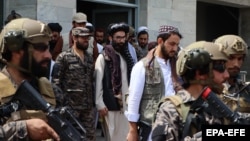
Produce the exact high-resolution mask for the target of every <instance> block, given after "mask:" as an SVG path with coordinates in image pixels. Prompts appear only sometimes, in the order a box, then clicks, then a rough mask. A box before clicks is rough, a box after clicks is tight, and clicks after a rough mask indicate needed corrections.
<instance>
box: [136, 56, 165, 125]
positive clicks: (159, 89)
mask: <svg viewBox="0 0 250 141" xmlns="http://www.w3.org/2000/svg"><path fill="white" fill-rule="evenodd" d="M142 61H143V63H144V66H145V70H146V72H145V86H144V90H143V95H142V99H141V102H140V108H139V113H140V114H141V115H140V121H143V122H146V123H148V124H151V123H152V119H153V116H154V111H155V109H157V106H158V103H159V101H160V100H161V99H162V98H163V96H164V94H165V85H164V80H163V76H162V71H161V67H160V65H159V63H158V62H157V60H156V59H154V60H153V62H152V63H151V64H150V65H148V58H143V59H142Z"/></svg>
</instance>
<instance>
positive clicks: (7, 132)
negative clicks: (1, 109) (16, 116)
mask: <svg viewBox="0 0 250 141" xmlns="http://www.w3.org/2000/svg"><path fill="white" fill-rule="evenodd" d="M27 135H28V132H27V128H26V122H25V121H16V122H9V123H7V124H5V125H4V126H2V127H0V140H1V141H2V140H3V141H7V140H8V141H16V140H23V141H25V140H27V141H28V140H29V139H28V136H27Z"/></svg>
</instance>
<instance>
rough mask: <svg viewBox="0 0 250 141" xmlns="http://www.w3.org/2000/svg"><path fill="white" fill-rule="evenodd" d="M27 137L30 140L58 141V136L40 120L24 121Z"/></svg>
mask: <svg viewBox="0 0 250 141" xmlns="http://www.w3.org/2000/svg"><path fill="white" fill-rule="evenodd" d="M26 124H27V131H28V136H29V137H30V138H31V139H32V140H46V139H51V138H52V139H55V140H56V141H60V137H59V135H58V134H57V133H56V132H55V131H54V130H53V129H52V128H51V127H50V126H49V125H48V124H47V123H46V122H45V121H43V120H42V119H29V120H26Z"/></svg>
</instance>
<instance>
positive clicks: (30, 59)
mask: <svg viewBox="0 0 250 141" xmlns="http://www.w3.org/2000/svg"><path fill="white" fill-rule="evenodd" d="M49 35H50V29H49V28H48V26H47V25H45V24H44V23H42V22H40V21H36V20H33V19H28V18H19V19H14V20H11V21H10V22H9V23H8V24H7V25H6V26H5V27H4V29H3V30H2V32H1V36H0V50H1V54H0V60H1V61H2V62H4V63H5V64H6V65H5V67H4V68H3V69H2V71H1V72H0V86H1V88H0V99H1V106H0V110H1V111H3V112H1V116H0V118H1V119H0V120H1V123H2V124H5V125H4V126H3V128H4V129H3V130H4V133H0V134H2V135H0V136H1V137H0V138H2V137H3V138H4V139H3V140H44V139H48V138H54V139H56V140H59V137H58V135H57V134H56V133H55V131H53V129H51V127H49V126H48V125H47V124H46V123H45V122H44V121H47V119H46V113H44V112H42V111H41V110H32V109H28V108H27V107H25V106H20V105H19V104H18V103H15V102H13V103H15V104H16V105H18V106H17V107H16V108H15V107H14V106H13V109H11V108H9V110H8V111H5V112H7V113H4V110H3V109H5V108H6V106H8V105H9V104H10V103H11V102H10V100H11V99H12V97H13V96H14V94H15V92H16V89H17V88H18V87H19V86H20V84H22V82H23V81H28V82H29V83H30V84H31V85H32V86H33V87H34V88H35V89H36V90H37V91H38V92H39V93H40V94H41V96H42V97H43V98H44V99H45V100H46V101H48V102H49V103H50V104H51V105H52V106H59V105H58V103H57V102H58V101H57V100H56V98H55V96H56V93H55V92H54V91H53V88H52V85H51V84H50V82H49V81H48V79H46V78H45V75H46V72H47V65H48V63H49V61H50V59H51V54H50V52H49V45H48V43H49V40H50V36H49ZM24 95H25V94H24ZM27 99H29V97H27ZM13 103H12V104H13ZM19 106H20V107H19ZM9 107H10V106H9ZM9 115H11V116H9ZM30 119H32V120H30ZM39 119H42V120H44V121H41V120H39ZM10 121H12V122H10ZM9 122H10V123H9Z"/></svg>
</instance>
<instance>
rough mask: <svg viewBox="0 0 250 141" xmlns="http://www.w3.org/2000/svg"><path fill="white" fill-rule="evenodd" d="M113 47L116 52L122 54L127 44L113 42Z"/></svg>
mask: <svg viewBox="0 0 250 141" xmlns="http://www.w3.org/2000/svg"><path fill="white" fill-rule="evenodd" d="M112 47H113V48H114V50H115V51H117V52H119V53H121V52H122V50H123V49H124V48H125V43H116V42H112Z"/></svg>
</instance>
